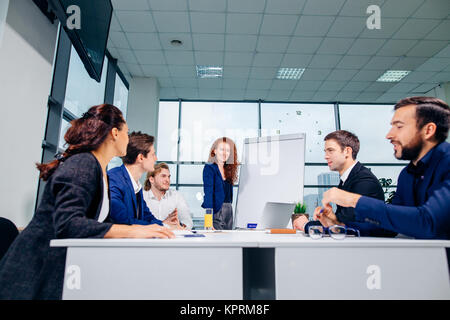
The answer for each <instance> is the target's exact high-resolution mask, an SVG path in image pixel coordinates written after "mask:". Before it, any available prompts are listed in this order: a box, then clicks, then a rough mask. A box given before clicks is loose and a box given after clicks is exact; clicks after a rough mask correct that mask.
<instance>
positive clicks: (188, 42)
mask: <svg viewBox="0 0 450 320" xmlns="http://www.w3.org/2000/svg"><path fill="white" fill-rule="evenodd" d="M159 39H160V40H161V45H162V48H163V49H164V50H177V51H184V50H192V37H191V34H190V33H181V32H175V33H160V34H159ZM172 40H180V41H181V42H183V44H182V45H181V46H179V47H177V46H173V45H172V44H171V43H170V41H172Z"/></svg>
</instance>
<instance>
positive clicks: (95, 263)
mask: <svg viewBox="0 0 450 320" xmlns="http://www.w3.org/2000/svg"><path fill="white" fill-rule="evenodd" d="M50 245H51V246H52V247H66V248H67V257H66V270H65V277H64V289H63V299H152V300H153V299H156V300H242V299H245V300H261V299H262V300H265V299H267V300H271V299H286V300H290V299H295V300H303V299H450V280H449V266H448V260H447V253H446V248H450V241H443V240H442V241H441V240H414V239H398V238H369V237H362V238H356V237H347V238H345V239H343V240H335V239H333V238H331V237H322V238H321V239H317V240H314V239H311V238H309V237H308V236H306V235H305V234H304V233H302V232H297V233H296V234H269V233H267V232H265V231H263V230H233V231H221V232H217V231H216V232H214V231H209V232H207V231H198V232H197V234H196V235H195V236H193V235H189V236H187V237H186V236H185V234H183V233H180V234H178V235H177V237H176V238H175V239H58V240H52V241H51V243H50Z"/></svg>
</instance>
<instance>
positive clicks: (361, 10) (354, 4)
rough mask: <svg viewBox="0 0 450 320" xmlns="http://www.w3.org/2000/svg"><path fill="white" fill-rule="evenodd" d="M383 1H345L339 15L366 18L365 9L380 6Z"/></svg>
mask: <svg viewBox="0 0 450 320" xmlns="http://www.w3.org/2000/svg"><path fill="white" fill-rule="evenodd" d="M384 1H385V0H347V1H346V2H345V4H344V6H343V7H342V9H341V11H340V12H339V15H340V16H349V17H352V16H353V17H365V18H367V17H368V14H367V8H368V7H369V6H370V5H378V6H381V5H382V4H383V2H384Z"/></svg>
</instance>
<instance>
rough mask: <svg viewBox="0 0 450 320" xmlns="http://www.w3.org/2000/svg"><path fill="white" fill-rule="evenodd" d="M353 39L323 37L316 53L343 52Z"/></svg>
mask: <svg viewBox="0 0 450 320" xmlns="http://www.w3.org/2000/svg"><path fill="white" fill-rule="evenodd" d="M354 41H355V40H354V39H352V38H328V37H327V38H325V39H324V40H323V42H322V44H321V45H320V48H319V50H317V53H318V54H345V53H346V52H347V51H348V49H349V48H350V46H351V45H352V44H353V42H354Z"/></svg>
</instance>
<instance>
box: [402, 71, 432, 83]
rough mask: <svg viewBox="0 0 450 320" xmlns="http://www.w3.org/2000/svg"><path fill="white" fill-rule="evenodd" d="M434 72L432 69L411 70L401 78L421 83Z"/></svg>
mask: <svg viewBox="0 0 450 320" xmlns="http://www.w3.org/2000/svg"><path fill="white" fill-rule="evenodd" d="M434 74H435V72H433V71H424V72H421V71H413V72H411V73H410V74H408V75H407V76H406V77H404V78H403V79H402V82H409V83H423V82H425V81H427V80H428V79H429V78H431V77H432V76H433V75H434Z"/></svg>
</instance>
